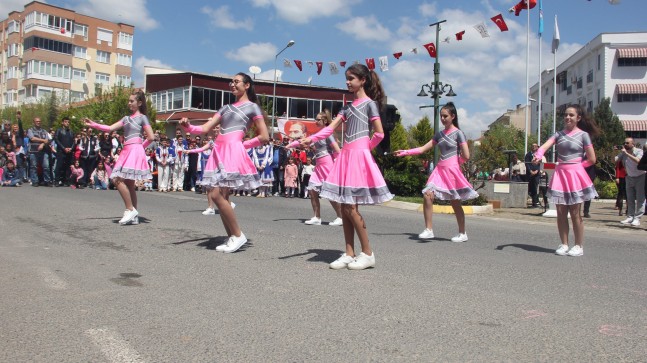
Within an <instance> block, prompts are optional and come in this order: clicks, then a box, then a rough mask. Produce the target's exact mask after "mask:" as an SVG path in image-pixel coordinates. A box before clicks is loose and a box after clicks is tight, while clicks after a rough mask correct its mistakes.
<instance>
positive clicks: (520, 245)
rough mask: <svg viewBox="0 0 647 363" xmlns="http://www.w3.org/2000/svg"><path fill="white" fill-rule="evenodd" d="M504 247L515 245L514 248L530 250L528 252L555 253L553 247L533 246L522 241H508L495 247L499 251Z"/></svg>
mask: <svg viewBox="0 0 647 363" xmlns="http://www.w3.org/2000/svg"><path fill="white" fill-rule="evenodd" d="M506 247H515V248H521V249H522V250H525V251H530V252H544V253H551V254H552V253H555V250H554V249H551V248H544V247H539V246H533V245H527V244H523V243H510V244H507V245H500V246H497V247H496V249H497V250H499V251H502V250H503V249H504V248H506Z"/></svg>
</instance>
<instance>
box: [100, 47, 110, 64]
mask: <svg viewBox="0 0 647 363" xmlns="http://www.w3.org/2000/svg"><path fill="white" fill-rule="evenodd" d="M97 62H99V63H108V64H109V63H110V52H104V51H102V50H97Z"/></svg>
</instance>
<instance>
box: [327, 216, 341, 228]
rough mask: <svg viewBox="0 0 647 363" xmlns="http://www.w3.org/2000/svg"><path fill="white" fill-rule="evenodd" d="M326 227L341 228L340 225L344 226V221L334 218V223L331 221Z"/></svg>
mask: <svg viewBox="0 0 647 363" xmlns="http://www.w3.org/2000/svg"><path fill="white" fill-rule="evenodd" d="M328 225H329V226H342V225H344V220H342V219H341V218H339V217H337V218H335V220H334V221H332V222H330V223H328Z"/></svg>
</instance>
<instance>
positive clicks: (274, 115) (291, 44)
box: [271, 40, 294, 138]
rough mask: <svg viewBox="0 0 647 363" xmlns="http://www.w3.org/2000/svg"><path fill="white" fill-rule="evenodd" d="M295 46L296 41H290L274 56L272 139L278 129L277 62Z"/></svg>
mask: <svg viewBox="0 0 647 363" xmlns="http://www.w3.org/2000/svg"><path fill="white" fill-rule="evenodd" d="M293 45H294V40H290V41H289V42H288V45H286V46H285V48H283V49H281V51H280V52H278V53H276V55H275V56H274V91H273V92H272V135H271V137H272V138H273V137H274V129H275V127H276V60H277V59H278V58H279V55H280V54H281V53H283V51H284V50H286V49H288V48H290V47H291V46H293Z"/></svg>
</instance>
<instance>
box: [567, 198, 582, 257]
mask: <svg viewBox="0 0 647 363" xmlns="http://www.w3.org/2000/svg"><path fill="white" fill-rule="evenodd" d="M581 206H582V203H578V204H573V205H569V206H568V211H569V212H570V213H571V221H573V235H574V236H575V245H576V246H580V247H582V243H583V242H584V222H582V215H581V214H580V207H581ZM567 223H568V222H567Z"/></svg>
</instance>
